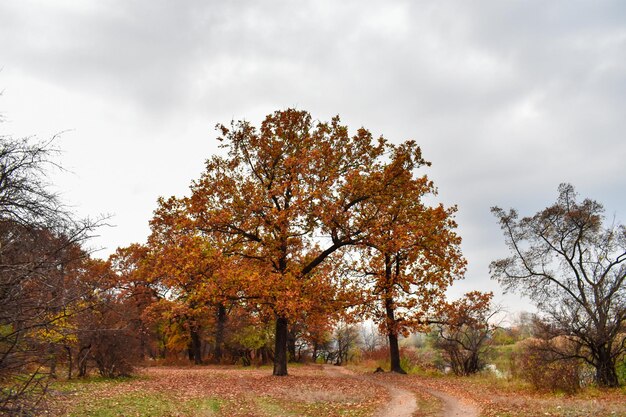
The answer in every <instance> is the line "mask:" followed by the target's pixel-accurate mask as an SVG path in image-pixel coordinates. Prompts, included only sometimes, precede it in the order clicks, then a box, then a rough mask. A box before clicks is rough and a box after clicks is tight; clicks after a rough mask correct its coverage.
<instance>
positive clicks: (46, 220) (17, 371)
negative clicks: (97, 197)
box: [0, 136, 93, 415]
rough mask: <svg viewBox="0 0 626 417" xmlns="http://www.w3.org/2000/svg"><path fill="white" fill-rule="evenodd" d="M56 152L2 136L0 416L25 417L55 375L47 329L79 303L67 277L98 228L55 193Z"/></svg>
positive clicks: (0, 150) (0, 138)
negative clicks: (51, 179)
mask: <svg viewBox="0 0 626 417" xmlns="http://www.w3.org/2000/svg"><path fill="white" fill-rule="evenodd" d="M55 152H56V150H55V149H54V148H53V147H52V146H51V142H46V143H33V142H32V141H29V140H28V139H13V138H11V137H8V136H0V386H1V388H2V389H0V414H8V415H27V414H28V413H32V410H33V409H35V408H36V406H37V404H38V402H39V401H40V399H41V396H42V394H43V393H44V391H45V385H46V384H45V381H46V378H45V377H42V376H44V375H43V374H47V373H49V372H50V370H51V368H52V370H54V366H53V365H54V362H52V363H50V358H51V357H52V356H54V352H52V351H51V350H50V343H49V342H50V341H51V340H52V339H53V337H52V336H51V333H50V328H52V327H58V326H59V325H60V324H62V322H63V320H64V318H65V317H67V314H68V308H67V307H68V306H69V305H70V303H72V302H73V301H76V299H77V294H76V292H75V290H76V287H75V286H74V285H73V284H72V283H71V279H72V277H73V276H74V275H71V274H68V273H67V272H68V270H69V269H72V268H74V267H75V265H76V263H77V262H80V261H81V259H83V258H84V257H86V256H87V254H86V252H84V251H83V250H82V249H80V245H81V243H82V242H83V240H84V239H86V238H87V237H88V234H89V231H91V230H92V228H93V225H92V224H91V223H90V222H89V221H87V222H76V221H73V220H72V216H71V215H70V213H69V212H68V211H67V210H65V209H64V208H63V206H62V204H61V203H60V201H59V199H58V196H57V195H56V194H55V193H53V192H51V191H50V187H49V184H47V182H46V181H45V176H46V168H48V167H50V166H55V165H54V163H53V162H51V156H52V155H53V154H54V153H55ZM51 365H52V366H51Z"/></svg>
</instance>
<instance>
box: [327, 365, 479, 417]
mask: <svg viewBox="0 0 626 417" xmlns="http://www.w3.org/2000/svg"><path fill="white" fill-rule="evenodd" d="M324 371H325V372H326V373H327V374H328V375H330V376H333V377H338V378H355V379H361V380H366V381H369V382H373V383H375V384H378V385H380V386H383V387H385V388H386V389H387V391H388V392H389V395H390V396H391V400H390V401H389V403H387V405H386V406H385V407H384V408H383V409H381V410H380V411H379V412H378V413H377V414H376V417H411V416H412V415H413V414H414V413H415V412H416V411H417V401H416V400H415V395H414V394H413V393H412V392H411V391H409V390H406V389H403V388H400V387H398V386H396V385H394V384H392V383H389V382H386V381H380V380H377V379H375V378H368V377H367V376H365V375H357V374H355V373H354V372H352V371H350V370H349V369H346V368H343V367H337V366H332V365H324ZM422 389H423V390H424V392H426V393H427V394H429V395H432V396H433V397H435V398H437V399H438V400H440V401H441V402H442V403H443V413H442V417H478V415H479V413H478V409H476V407H474V406H473V405H471V404H468V403H466V402H463V401H460V400H459V399H457V398H456V397H453V396H451V395H449V394H446V393H445V392H442V391H437V390H434V389H431V388H427V387H422Z"/></svg>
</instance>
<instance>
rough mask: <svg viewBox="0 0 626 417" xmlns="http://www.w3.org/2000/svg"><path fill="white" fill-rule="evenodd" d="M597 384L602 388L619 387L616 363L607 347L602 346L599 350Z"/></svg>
mask: <svg viewBox="0 0 626 417" xmlns="http://www.w3.org/2000/svg"><path fill="white" fill-rule="evenodd" d="M597 356H598V357H597V361H596V363H597V365H596V382H597V383H598V385H599V386H601V387H617V386H619V380H618V378H617V370H616V369H615V361H614V360H613V358H612V357H611V350H610V349H609V348H608V347H607V346H606V345H603V346H600V347H599V348H598V350H597Z"/></svg>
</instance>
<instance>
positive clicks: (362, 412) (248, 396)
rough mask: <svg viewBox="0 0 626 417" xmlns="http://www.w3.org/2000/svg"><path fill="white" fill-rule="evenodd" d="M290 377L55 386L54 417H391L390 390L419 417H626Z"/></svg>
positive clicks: (266, 371) (599, 394)
mask: <svg viewBox="0 0 626 417" xmlns="http://www.w3.org/2000/svg"><path fill="white" fill-rule="evenodd" d="M289 372H290V375H289V376H287V377H273V376H272V375H271V369H270V368H240V367H156V368H146V369H144V370H142V371H141V372H140V373H139V374H138V375H137V376H136V377H133V378H128V379H118V380H105V379H98V378H96V379H87V380H73V381H69V382H68V381H57V382H55V383H54V384H52V386H51V401H50V405H49V410H48V413H47V414H48V415H51V416H57V417H61V416H64V417H70V416H71V417H78V416H95V417H114V416H125V417H132V416H151V417H165V416H180V417H185V416H233V417H242V416H255V417H256V416H258V417H271V416H311V417H313V416H314V417H325V416H329V417H330V416H333V417H334V416H354V417H366V416H367V417H374V416H376V417H377V416H381V415H385V414H384V410H385V407H386V404H387V402H388V401H389V400H390V398H391V396H390V394H389V391H388V389H387V388H388V387H389V386H393V387H398V388H401V389H405V390H409V391H411V392H413V393H414V394H415V398H416V402H417V405H418V408H419V410H418V411H417V412H416V413H414V414H413V417H435V416H441V415H444V414H443V413H444V412H445V410H446V404H444V402H445V401H446V400H442V397H447V398H448V401H450V400H453V401H458V402H459V403H461V404H468V405H471V406H473V407H474V408H475V409H477V410H479V415H480V416H481V417H496V416H498V417H522V416H524V417H534V416H537V417H539V416H541V417H545V416H560V417H579V416H580V417H582V416H594V417H595V416H598V417H615V416H626V389H623V388H622V389H614V390H607V391H600V390H595V389H586V390H584V391H583V392H582V393H579V394H576V395H564V394H554V393H540V392H536V391H534V390H532V389H530V388H528V387H527V386H525V385H523V384H520V383H517V382H514V381H506V380H498V379H495V378H488V377H484V376H483V377H471V378H456V377H449V376H446V377H424V376H418V375H408V376H406V375H397V374H388V373H385V374H373V373H369V372H367V373H366V372H364V371H361V372H359V371H358V370H357V371H356V372H350V373H349V372H328V369H327V368H326V369H324V368H322V367H321V366H315V365H311V366H292V367H290V370H289Z"/></svg>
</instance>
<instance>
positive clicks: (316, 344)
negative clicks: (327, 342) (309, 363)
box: [311, 342, 319, 363]
mask: <svg viewBox="0 0 626 417" xmlns="http://www.w3.org/2000/svg"><path fill="white" fill-rule="evenodd" d="M318 349H319V343H317V342H313V353H312V354H311V359H312V360H313V363H316V362H317V351H318Z"/></svg>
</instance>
